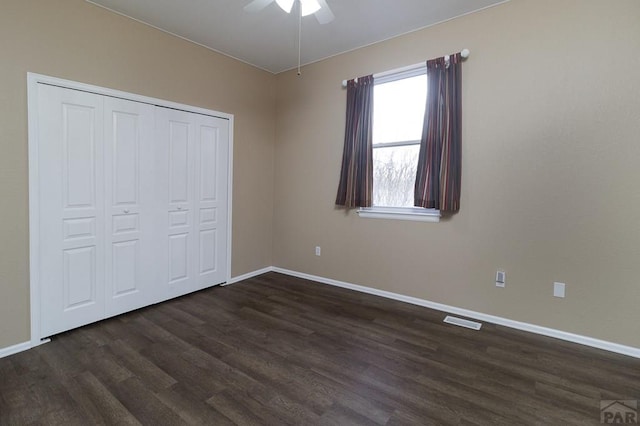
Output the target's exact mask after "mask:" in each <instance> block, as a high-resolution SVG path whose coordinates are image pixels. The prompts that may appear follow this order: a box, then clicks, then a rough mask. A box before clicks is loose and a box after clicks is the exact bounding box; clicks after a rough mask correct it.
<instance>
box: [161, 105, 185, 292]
mask: <svg viewBox="0 0 640 426" xmlns="http://www.w3.org/2000/svg"><path fill="white" fill-rule="evenodd" d="M156 140H157V142H158V147H157V149H158V163H157V170H158V175H157V176H158V191H159V196H158V200H159V204H160V206H159V211H160V214H161V227H160V228H159V232H161V233H162V241H161V242H160V244H159V245H158V246H159V248H160V256H159V259H160V261H159V264H158V267H159V268H160V270H161V274H162V276H163V279H162V282H163V284H164V287H165V290H166V293H165V297H164V298H170V297H175V296H179V295H182V294H186V293H189V292H190V291H193V290H194V288H195V286H194V276H193V262H194V254H195V253H194V249H195V246H194V241H195V236H194V232H193V231H194V229H193V223H194V222H193V220H194V213H193V210H194V204H195V203H194V177H195V170H194V163H195V155H194V154H195V153H194V147H195V125H194V122H193V115H192V114H190V113H187V112H184V111H178V110H172V109H168V108H161V107H157V108H156Z"/></svg>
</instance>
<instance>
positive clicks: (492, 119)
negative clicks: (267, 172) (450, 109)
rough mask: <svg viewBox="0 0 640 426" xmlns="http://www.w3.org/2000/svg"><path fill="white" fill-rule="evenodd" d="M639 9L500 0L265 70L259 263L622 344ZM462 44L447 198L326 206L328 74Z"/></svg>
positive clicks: (340, 102)
mask: <svg viewBox="0 0 640 426" xmlns="http://www.w3.org/2000/svg"><path fill="white" fill-rule="evenodd" d="M639 22H640V2H639V1H637V0H626V1H625V0H618V1H614V2H611V1H601V0H593V1H586V0H512V1H511V2H508V3H506V4H503V5H500V6H497V7H494V8H491V9H487V10H485V11H482V12H479V13H475V14H471V15H468V16H465V17H462V18H458V19H455V20H452V21H449V22H446V23H443V24H440V25H437V26H434V27H431V28H428V29H425V30H422V31H419V32H416V33H412V34H409V35H406V36H403V37H399V38H396V39H393V40H390V41H387V42H384V43H380V44H377V45H373V46H370V47H367V48H364V49H359V50H357V51H354V52H350V53H347V54H344V55H340V56H337V57H334V58H331V59H328V60H325V61H322V62H319V63H316V64H314V65H311V66H307V67H305V68H304V70H303V75H302V76H301V77H297V76H296V75H295V73H293V72H288V73H284V74H280V75H279V76H278V87H277V93H278V114H277V123H276V153H275V158H276V167H275V170H276V171H275V216H274V219H275V221H274V236H275V239H274V261H275V265H276V266H280V267H283V268H288V269H292V270H295V271H300V272H305V273H310V274H315V275H319V276H323V277H328V278H333V279H338V280H343V281H347V282H351V283H356V284H361V285H366V286H371V287H375V288H378V289H383V290H388V291H392V292H397V293H402V294H406V295H410V296H415V297H419V298H424V299H428V300H432V301H436V302H441V303H445V304H449V305H454V306H458V307H462V308H468V309H472V310H475V311H480V312H484V313H488V314H494V315H499V316H502V317H507V318H511V319H514V320H519V321H525V322H530V323H534V324H538V325H542V326H547V327H553V328H556V329H560V330H564V331H568V332H574V333H578V334H582V335H587V336H591V337H595V338H600V339H605V340H609V341H613V342H618V343H622V344H627V345H632V346H636V347H640V332H639V331H640V325H639V324H640V309H639V301H640V187H639V184H640V143H639V141H640V139H639V138H640V54H639V52H640V25H639ZM462 48H468V49H470V50H471V57H470V58H469V60H468V61H467V62H466V63H465V64H464V66H463V81H464V91H463V115H464V118H463V133H464V137H463V145H464V148H463V156H464V158H463V162H464V165H463V183H462V201H461V204H462V210H461V212H460V213H459V214H457V215H455V216H454V217H453V218H452V219H450V220H444V221H442V222H440V223H438V224H431V223H413V222H403V221H390V220H378V219H360V218H359V217H358V216H357V215H356V214H354V213H350V214H345V213H344V212H342V211H339V210H336V209H335V208H334V207H333V204H334V200H335V192H336V189H337V185H338V176H339V171H340V159H341V155H342V140H343V132H344V108H345V92H344V91H343V90H342V89H341V88H340V82H341V81H342V80H343V79H345V78H351V77H356V76H360V75H365V74H369V73H375V72H380V71H385V70H389V69H393V68H397V67H401V66H405V65H410V64H414V63H417V62H420V61H423V60H426V59H429V58H432V57H436V56H441V55H443V54H446V53H450V52H455V51H459V50H461V49H462ZM316 245H320V246H322V256H321V257H316V256H314V246H316ZM497 268H504V269H505V270H506V272H507V286H506V288H505V289H497V288H496V287H495V285H494V282H493V281H494V276H495V271H496V269H497ZM553 281H562V282H565V283H566V284H567V297H566V299H558V298H554V297H552V283H553Z"/></svg>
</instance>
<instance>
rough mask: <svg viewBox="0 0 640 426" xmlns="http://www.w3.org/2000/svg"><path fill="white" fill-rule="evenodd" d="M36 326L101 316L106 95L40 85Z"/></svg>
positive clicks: (49, 327) (44, 332) (66, 325)
mask: <svg viewBox="0 0 640 426" xmlns="http://www.w3.org/2000/svg"><path fill="white" fill-rule="evenodd" d="M38 108H39V110H38V114H39V117H40V120H39V122H38V132H39V136H38V138H39V140H40V143H39V146H38V154H39V157H40V159H41V161H40V166H39V169H38V190H39V206H38V207H39V221H40V242H39V245H38V250H39V252H40V255H39V258H40V265H39V268H40V271H39V276H40V330H41V337H46V336H50V335H52V334H56V333H59V332H61V331H65V330H68V329H71V328H74V327H78V326H80V325H84V324H88V323H90V322H93V321H97V320H99V319H101V318H102V317H104V293H103V292H101V291H100V289H103V288H104V248H103V246H102V245H101V242H102V240H103V236H104V232H103V230H104V203H103V199H104V190H103V181H102V174H103V171H102V167H103V166H102V163H101V161H99V159H100V158H101V157H102V150H103V128H102V112H103V102H102V98H100V97H99V96H95V95H91V94H88V93H83V92H78V91H71V90H65V89H61V88H58V87H54V86H47V85H42V84H41V85H39V87H38Z"/></svg>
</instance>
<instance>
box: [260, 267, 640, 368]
mask: <svg viewBox="0 0 640 426" xmlns="http://www.w3.org/2000/svg"><path fill="white" fill-rule="evenodd" d="M267 269H268V268H267ZM270 269H271V270H272V271H273V272H278V273H281V274H285V275H291V276H294V277H298V278H303V279H306V280H311V281H316V282H319V283H322V284H329V285H333V286H336V287H342V288H347V289H349V290H355V291H359V292H362V293H368V294H373V295H376V296H381V297H386V298H388V299H393V300H399V301H401V302H406V303H411V304H412V305H418V306H424V307H426V308H431V309H435V310H437V311H443V312H447V313H451V314H456V315H461V316H464V317H468V318H473V319H476V320H480V321H485V322H489V323H492V324H498V325H503V326H505V327H509V328H515V329H517V330H523V331H528V332H529V333H534V334H541V335H543V336H548V337H554V338H556V339H560V340H566V341H568V342H573V343H579V344H581V345H585V346H590V347H593V348H598V349H604V350H605V351H609V352H615V353H619V354H623V355H628V356H631V357H634V358H640V348H635V347H633V346H625V345H621V344H619V343H613V342H608V341H606V340H600V339H594V338H593V337H587V336H581V335H579V334H574V333H569V332H566V331H561V330H556V329H553V328H548V327H542V326H539V325H535V324H529V323H526V322H520V321H514V320H511V319H508V318H502V317H498V316H495V315H489V314H483V313H481V312H475V311H470V310H468V309H462V308H456V307H455V306H449V305H444V304H442V303H436V302H431V301H429V300H424V299H419V298H417V297H411V296H405V295H402V294H398V293H392V292H390V291H384V290H378V289H375V288H371V287H365V286H362V285H357V284H351V283H347V282H344V281H338V280H333V279H330V278H324V277H319V276H316V275H310V274H305V273H302V272H296V271H291V270H288V269H283V268H278V267H273V268H270Z"/></svg>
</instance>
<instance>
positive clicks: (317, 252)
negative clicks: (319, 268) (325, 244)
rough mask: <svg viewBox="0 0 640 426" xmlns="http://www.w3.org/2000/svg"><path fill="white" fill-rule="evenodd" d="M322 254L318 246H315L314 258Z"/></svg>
mask: <svg viewBox="0 0 640 426" xmlns="http://www.w3.org/2000/svg"><path fill="white" fill-rule="evenodd" d="M321 254H322V249H321V248H320V246H316V256H320V255H321Z"/></svg>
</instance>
